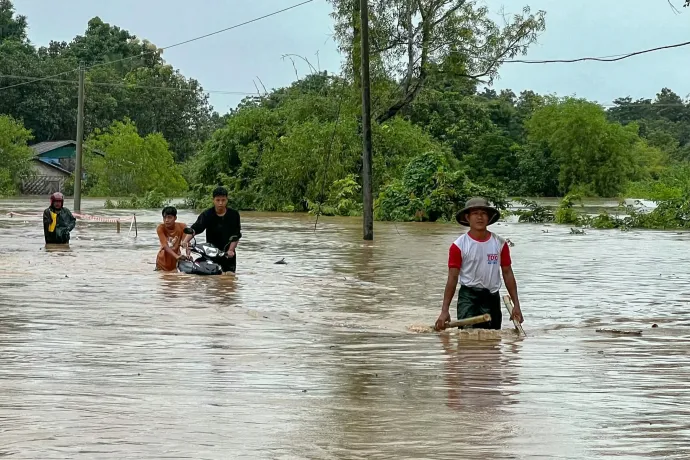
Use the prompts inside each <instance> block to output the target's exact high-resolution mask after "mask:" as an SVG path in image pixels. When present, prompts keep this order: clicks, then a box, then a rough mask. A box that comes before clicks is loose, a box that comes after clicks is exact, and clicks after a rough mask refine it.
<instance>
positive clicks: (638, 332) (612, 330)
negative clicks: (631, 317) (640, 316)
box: [597, 329, 642, 335]
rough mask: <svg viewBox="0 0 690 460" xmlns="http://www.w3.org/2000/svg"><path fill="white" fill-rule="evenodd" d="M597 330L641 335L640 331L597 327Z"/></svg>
mask: <svg viewBox="0 0 690 460" xmlns="http://www.w3.org/2000/svg"><path fill="white" fill-rule="evenodd" d="M597 332H609V333H611V334H621V335H642V331H623V330H620V329H597Z"/></svg>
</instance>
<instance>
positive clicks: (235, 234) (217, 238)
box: [182, 187, 242, 273]
mask: <svg viewBox="0 0 690 460" xmlns="http://www.w3.org/2000/svg"><path fill="white" fill-rule="evenodd" d="M192 230H194V235H198V234H199V233H203V232H204V230H205V231H206V242H207V243H211V244H212V245H214V246H215V247H217V248H218V249H219V250H221V251H225V257H223V258H220V259H218V260H217V262H218V264H219V265H220V266H221V269H222V270H223V273H226V272H232V273H235V270H236V269H237V256H236V255H235V248H236V247H237V243H238V242H239V240H240V238H242V232H241V227H240V213H239V212H237V211H235V210H234V209H232V208H229V207H228V191H227V190H225V189H224V188H223V187H218V188H216V189H215V190H214V191H213V207H212V208H209V209H207V210H206V211H204V212H202V213H201V214H200V215H199V217H198V218H197V220H196V222H194V224H193V225H192ZM194 235H185V239H184V242H183V243H182V244H183V246H184V245H186V244H187V243H188V242H189V240H191V239H192V237H193V236H194ZM187 248H188V249H187V255H189V246H187Z"/></svg>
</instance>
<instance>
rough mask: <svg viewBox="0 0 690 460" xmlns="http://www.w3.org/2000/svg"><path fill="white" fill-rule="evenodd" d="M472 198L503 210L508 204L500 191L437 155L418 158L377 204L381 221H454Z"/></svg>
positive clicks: (386, 189)
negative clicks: (477, 197)
mask: <svg viewBox="0 0 690 460" xmlns="http://www.w3.org/2000/svg"><path fill="white" fill-rule="evenodd" d="M472 196H483V197H485V198H487V199H488V200H489V201H491V202H492V203H493V204H494V205H495V206H497V207H498V208H499V209H506V207H507V201H506V197H505V195H504V194H503V193H502V192H501V191H500V190H495V189H491V188H487V187H481V186H478V185H476V184H474V183H472V182H471V181H470V180H469V179H468V178H467V176H465V174H464V173H463V172H462V171H460V170H453V168H451V166H450V164H449V162H448V160H447V159H446V158H445V157H444V156H443V155H441V154H439V153H436V152H427V153H424V154H422V155H419V156H417V157H415V158H414V159H413V160H412V161H410V163H409V164H408V165H407V167H406V168H405V171H404V173H403V177H402V179H399V180H395V181H393V182H392V183H391V184H389V185H388V186H387V187H385V188H384V189H383V190H382V191H381V194H380V195H379V198H378V200H377V201H376V204H375V208H376V217H377V218H378V219H380V220H404V221H410V220H415V221H430V222H434V221H436V220H439V219H442V220H452V219H454V217H455V214H456V213H457V211H458V210H460V209H461V208H462V206H463V205H464V203H465V202H466V201H467V200H468V199H469V198H471V197H472Z"/></svg>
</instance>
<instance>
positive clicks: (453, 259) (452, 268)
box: [436, 243, 462, 330]
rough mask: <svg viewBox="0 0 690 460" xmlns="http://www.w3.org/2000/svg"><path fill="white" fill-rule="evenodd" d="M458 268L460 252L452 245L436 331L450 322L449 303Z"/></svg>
mask: <svg viewBox="0 0 690 460" xmlns="http://www.w3.org/2000/svg"><path fill="white" fill-rule="evenodd" d="M460 268H462V251H460V248H459V247H458V246H457V245H456V244H455V243H453V244H451V245H450V248H449V249H448V279H447V280H446V289H445V290H444V291H443V304H442V305H441V314H440V315H439V317H438V319H437V320H436V329H438V330H443V329H445V327H446V326H445V323H446V322H447V321H450V303H451V302H452V301H453V296H454V295H455V289H456V288H457V286H458V278H459V277H460Z"/></svg>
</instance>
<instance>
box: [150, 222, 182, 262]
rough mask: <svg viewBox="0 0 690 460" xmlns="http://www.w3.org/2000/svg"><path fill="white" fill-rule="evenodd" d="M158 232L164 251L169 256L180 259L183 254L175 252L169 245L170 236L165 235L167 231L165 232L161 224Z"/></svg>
mask: <svg viewBox="0 0 690 460" xmlns="http://www.w3.org/2000/svg"><path fill="white" fill-rule="evenodd" d="M156 233H157V234H158V240H159V241H160V243H161V248H163V251H164V252H165V253H166V254H168V255H169V256H171V257H173V258H174V259H175V260H178V259H179V258H180V257H181V256H180V254H178V253H177V252H175V251H174V250H173V248H171V247H170V246H168V238H167V237H166V236H165V233H164V232H163V228H162V227H161V226H158V228H157V229H156Z"/></svg>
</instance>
